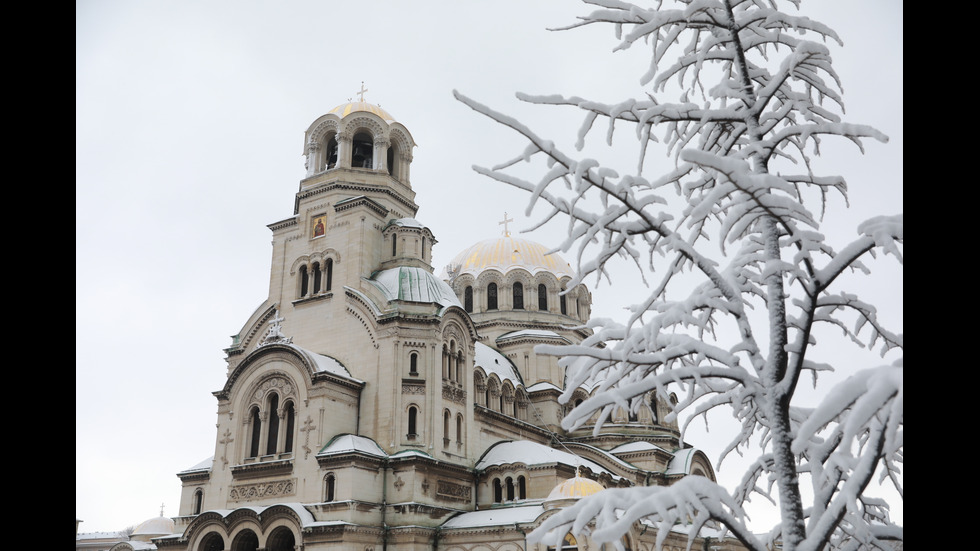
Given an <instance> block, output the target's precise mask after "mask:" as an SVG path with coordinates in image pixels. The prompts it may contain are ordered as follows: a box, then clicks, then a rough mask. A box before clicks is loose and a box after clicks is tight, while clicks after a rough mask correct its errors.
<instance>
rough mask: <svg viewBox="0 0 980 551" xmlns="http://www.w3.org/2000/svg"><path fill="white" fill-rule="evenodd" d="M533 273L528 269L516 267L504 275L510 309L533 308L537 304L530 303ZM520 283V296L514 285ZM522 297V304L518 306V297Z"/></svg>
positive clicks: (505, 294)
mask: <svg viewBox="0 0 980 551" xmlns="http://www.w3.org/2000/svg"><path fill="white" fill-rule="evenodd" d="M531 281H533V279H532V278H531V273H530V272H528V271H527V270H522V269H515V270H511V271H509V272H507V275H506V276H504V285H505V286H506V287H507V289H506V293H504V296H505V297H506V299H507V300H506V303H507V306H508V309H509V310H529V309H530V310H533V309H535V307H536V306H537V305H536V304H531V303H530V300H529V299H530V297H531V288H530V287H531ZM517 284H520V289H521V294H520V297H518V295H517V293H516V291H515V289H514V287H515V285H517ZM518 298H520V301H521V302H520V305H519V307H518V304H517V302H516V301H517V299H518Z"/></svg>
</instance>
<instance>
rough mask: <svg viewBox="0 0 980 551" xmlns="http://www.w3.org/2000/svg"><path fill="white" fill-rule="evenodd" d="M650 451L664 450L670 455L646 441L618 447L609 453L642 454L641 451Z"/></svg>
mask: <svg viewBox="0 0 980 551" xmlns="http://www.w3.org/2000/svg"><path fill="white" fill-rule="evenodd" d="M650 450H662V451H665V452H668V453H670V452H669V451H668V450H665V449H663V448H661V447H660V446H658V445H656V444H654V443H652V442H645V441H637V442H627V443H626V444H622V445H620V446H616V447H615V448H613V449H611V450H609V453H612V454H618V453H629V452H641V451H650Z"/></svg>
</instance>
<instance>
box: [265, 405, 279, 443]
mask: <svg viewBox="0 0 980 551" xmlns="http://www.w3.org/2000/svg"><path fill="white" fill-rule="evenodd" d="M278 440H279V395H278V394H275V393H273V394H272V395H271V396H270V397H269V439H268V440H266V442H265V454H266V455H272V454H274V453H276V443H277V441H278Z"/></svg>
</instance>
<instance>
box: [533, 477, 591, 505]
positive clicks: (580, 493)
mask: <svg viewBox="0 0 980 551" xmlns="http://www.w3.org/2000/svg"><path fill="white" fill-rule="evenodd" d="M602 490H605V488H603V487H602V484H599V483H598V482H596V481H595V480H591V479H588V478H585V477H582V476H578V475H575V478H569V479H568V480H566V481H565V482H562V483H561V484H559V485H557V486H555V489H553V490H551V493H550V494H548V499H546V500H545V501H551V500H554V499H578V498H580V497H585V496H590V495H592V494H594V493H596V492H600V491H602Z"/></svg>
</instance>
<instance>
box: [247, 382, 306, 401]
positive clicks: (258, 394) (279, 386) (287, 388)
mask: <svg viewBox="0 0 980 551" xmlns="http://www.w3.org/2000/svg"><path fill="white" fill-rule="evenodd" d="M272 389H276V390H278V391H279V393H280V394H281V395H282V397H283V398H289V397H292V396H295V395H296V392H295V390H296V389H295V388H294V387H293V383H292V382H291V381H289V380H287V379H286V378H284V377H272V378H269V379H266V380H265V381H263V382H262V384H261V385H259V387H258V388H256V389H255V393H254V394H253V395H252V397H253V398H254V399H255V400H256V401H261V400H262V397H263V396H265V395H266V393H268V392H269V391H270V390H272Z"/></svg>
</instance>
